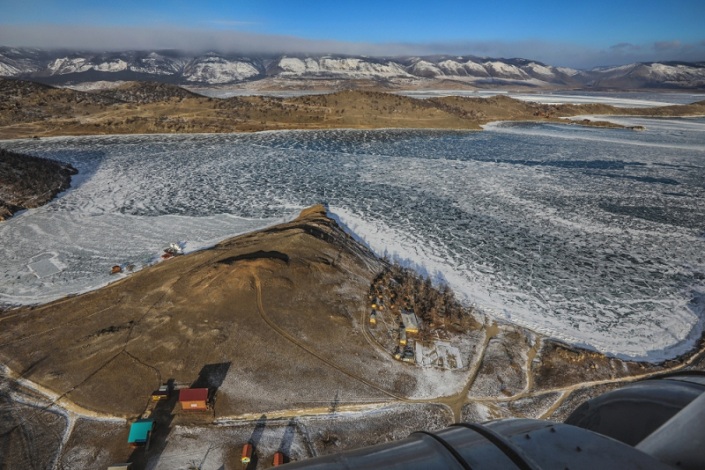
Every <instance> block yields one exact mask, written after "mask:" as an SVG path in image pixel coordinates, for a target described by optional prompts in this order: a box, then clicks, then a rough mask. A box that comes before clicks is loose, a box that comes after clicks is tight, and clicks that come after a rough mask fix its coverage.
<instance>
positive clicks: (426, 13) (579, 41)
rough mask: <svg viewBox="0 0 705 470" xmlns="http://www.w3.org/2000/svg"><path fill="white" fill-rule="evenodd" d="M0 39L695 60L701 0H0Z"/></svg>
mask: <svg viewBox="0 0 705 470" xmlns="http://www.w3.org/2000/svg"><path fill="white" fill-rule="evenodd" d="M170 44H173V46H170ZM0 45H11V46H35V47H71V48H76V47H83V48H86V47H91V48H94V49H95V48H98V49H100V48H105V49H121V48H144V49H150V48H155V47H159V48H168V47H174V48H191V49H198V48H203V49H220V50H222V51H223V52H227V49H230V50H231V51H234V52H236V51H246V52H254V51H256V49H258V48H259V49H261V50H262V51H264V52H276V51H278V50H280V51H281V52H312V53H321V52H330V53H336V52H338V53H352V54H368V55H387V54H389V55H400V54H403V55H407V54H409V55H412V54H413V55H417V54H418V55H423V54H433V53H448V54H458V55H481V56H485V55H486V56H503V57H508V56H512V57H527V58H532V59H537V60H543V61H545V62H549V63H553V64H555V65H571V66H592V65H601V64H605V65H613V64H615V63H625V62H627V61H630V60H666V59H669V58H670V59H682V60H705V0H669V1H664V0H621V1H620V0H613V1H599V0H593V1H587V2H585V1H584V2H579V1H570V0H562V1H554V0H533V1H529V0H510V1H491V0H485V1H474V0H466V1H442V0H441V1H435V2H434V1H423V2H422V1H417V0H406V1H398V0H386V1H385V0H377V1H370V0H357V1H341V0H338V1H335V0H333V1H319V0H308V1H305V0H248V1H242V0H241V1H238V0H230V1H201V2H198V1H194V0H191V1H165V0H161V1H151V2H150V1H144V0H143V1H136V0H118V1H114V2H101V1H96V0H92V1H86V0H72V1H49V0H21V1H20V0H0Z"/></svg>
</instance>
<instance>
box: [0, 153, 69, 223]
mask: <svg viewBox="0 0 705 470" xmlns="http://www.w3.org/2000/svg"><path fill="white" fill-rule="evenodd" d="M76 173H78V170H76V169H75V168H74V167H72V166H71V165H69V164H65V163H60V162H57V161H54V160H48V159H46V158H38V157H33V156H30V155H22V154H19V153H15V152H9V151H7V150H4V149H0V220H5V219H7V218H8V217H11V216H12V214H14V213H15V212H17V211H19V210H22V209H32V208H35V207H39V206H41V205H44V204H46V203H47V202H49V201H51V200H52V199H53V198H54V197H55V196H56V195H57V194H59V193H60V192H62V191H65V190H67V189H68V188H69V187H70V186H71V176H72V175H75V174H76Z"/></svg>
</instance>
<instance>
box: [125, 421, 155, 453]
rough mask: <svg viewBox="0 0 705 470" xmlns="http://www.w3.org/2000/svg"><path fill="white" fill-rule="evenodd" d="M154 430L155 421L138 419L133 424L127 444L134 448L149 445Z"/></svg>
mask: <svg viewBox="0 0 705 470" xmlns="http://www.w3.org/2000/svg"><path fill="white" fill-rule="evenodd" d="M153 429H154V420H153V419H138V420H137V421H135V422H134V423H132V426H131V427H130V435H129V436H128V437H127V443H128V444H130V445H131V446H132V447H137V446H144V445H148V444H149V439H150V437H151V436H152V430H153Z"/></svg>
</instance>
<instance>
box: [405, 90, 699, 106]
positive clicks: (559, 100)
mask: <svg viewBox="0 0 705 470" xmlns="http://www.w3.org/2000/svg"><path fill="white" fill-rule="evenodd" d="M398 94H400V95H404V96H409V97H412V98H438V97H441V96H465V97H470V98H488V97H490V96H496V95H505V96H509V97H511V98H514V99H517V100H523V101H533V102H535V103H544V104H588V103H599V104H607V105H611V106H616V107H618V108H652V107H656V106H670V105H674V104H690V103H695V102H696V101H702V100H705V93H673V92H672V93H648V92H612V93H606V92H602V93H600V94H595V93H591V92H587V91H571V92H563V91H557V92H543V93H541V92H538V93H516V92H510V91H495V90H417V91H402V92H399V93H398Z"/></svg>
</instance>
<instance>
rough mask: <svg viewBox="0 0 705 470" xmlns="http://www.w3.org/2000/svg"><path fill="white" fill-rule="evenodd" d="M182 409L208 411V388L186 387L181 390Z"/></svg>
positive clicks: (180, 401)
mask: <svg viewBox="0 0 705 470" xmlns="http://www.w3.org/2000/svg"><path fill="white" fill-rule="evenodd" d="M179 403H181V409H182V410H192V411H206V410H207V409H208V389H207V388H184V389H181V390H179Z"/></svg>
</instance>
